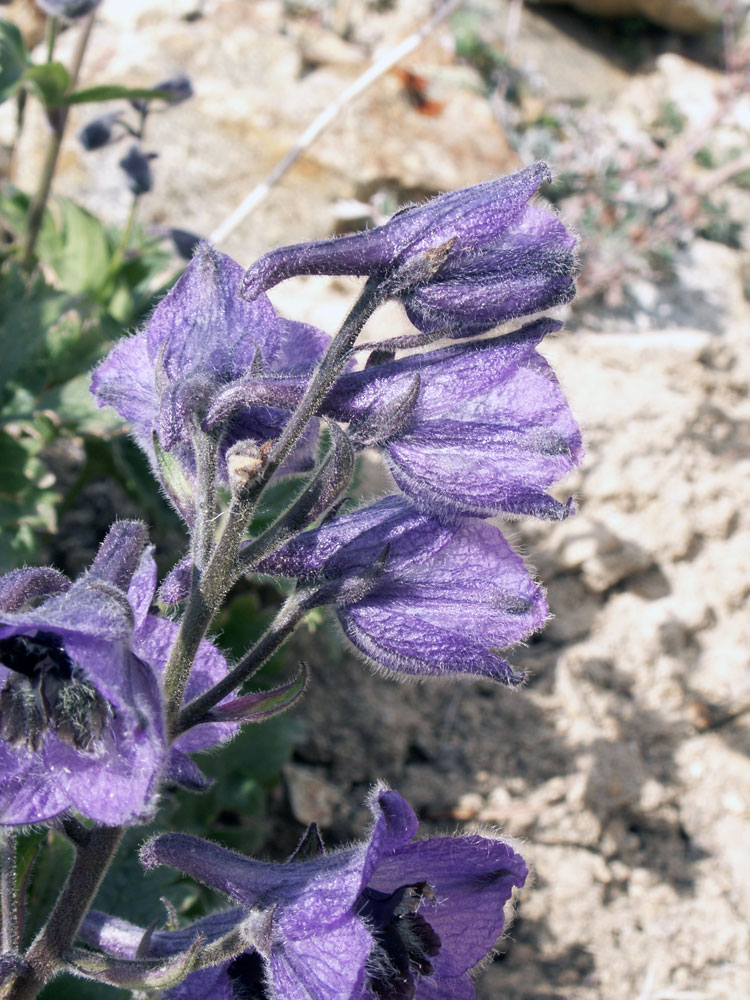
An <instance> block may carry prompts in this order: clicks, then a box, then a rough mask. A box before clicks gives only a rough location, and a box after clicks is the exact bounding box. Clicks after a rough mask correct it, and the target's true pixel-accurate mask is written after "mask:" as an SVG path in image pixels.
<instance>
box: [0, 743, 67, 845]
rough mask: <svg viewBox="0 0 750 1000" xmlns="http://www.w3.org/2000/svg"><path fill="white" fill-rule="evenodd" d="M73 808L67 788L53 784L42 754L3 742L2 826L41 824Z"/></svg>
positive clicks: (0, 780)
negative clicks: (31, 752)
mask: <svg viewBox="0 0 750 1000" xmlns="http://www.w3.org/2000/svg"><path fill="white" fill-rule="evenodd" d="M69 808H70V796H69V795H68V792H67V788H66V787H65V786H64V785H63V784H61V783H60V782H59V781H50V775H49V772H48V770H47V767H46V765H45V763H44V761H43V760H42V758H41V756H40V755H39V754H34V755H32V754H29V753H28V752H27V751H26V750H25V749H17V748H16V747H11V746H9V745H8V744H7V743H4V742H0V824H11V825H17V824H22V823H29V822H35V823H37V822H39V823H40V822H43V821H44V820H46V819H52V818H53V817H55V816H59V815H60V813H62V812H65V810H66V809H69Z"/></svg>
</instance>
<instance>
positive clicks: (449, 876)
mask: <svg viewBox="0 0 750 1000" xmlns="http://www.w3.org/2000/svg"><path fill="white" fill-rule="evenodd" d="M370 807H371V809H372V812H373V816H374V825H373V827H372V830H371V832H370V836H369V838H368V839H367V840H366V841H364V842H362V843H359V844H357V845H355V846H354V847H350V848H347V849H345V850H341V851H338V852H334V853H326V852H323V853H320V854H319V855H318V856H317V857H314V858H313V859H312V860H307V861H297V860H294V859H293V860H290V861H289V862H287V863H286V864H270V863H268V862H263V861H255V860H254V859H252V858H248V857H244V856H243V855H241V854H236V853H235V852H233V851H229V850H227V849H226V848H223V847H219V846H217V845H216V844H211V843H208V842H206V841H203V840H199V839H198V838H197V837H191V836H188V835H187V834H180V833H169V834H164V835H162V836H158V837H155V838H154V839H153V840H151V841H149V842H148V843H147V844H146V846H145V848H144V849H143V852H142V859H143V861H144V863H145V864H146V866H147V867H151V866H153V865H156V864H167V865H171V866H173V867H175V868H179V869H180V870H182V871H184V872H186V873H187V874H188V875H190V876H192V877H193V878H196V879H198V880H199V881H201V882H204V883H205V884H206V885H208V886H211V887H212V888H215V889H218V890H219V891H220V892H223V893H225V894H226V895H227V896H229V898H230V899H232V900H233V901H234V902H235V903H238V904H239V906H237V907H235V909H233V910H230V911H228V912H226V913H223V914H215V915H214V916H211V917H207V918H205V919H204V920H202V921H200V922H199V923H198V924H196V925H194V926H193V927H192V928H185V929H183V930H180V931H173V932H156V933H154V934H152V935H151V936H150V937H149V943H148V950H147V954H148V956H149V957H157V958H158V957H166V956H172V955H174V954H175V953H176V951H177V950H184V949H185V948H187V947H188V945H189V944H190V942H191V940H192V939H193V938H194V937H195V935H196V934H198V933H199V932H200V933H202V934H203V935H204V937H205V939H206V941H207V942H210V941H212V940H215V939H217V938H219V937H220V936H222V935H224V934H226V932H227V930H228V929H229V928H230V927H231V926H232V925H235V926H237V925H242V927H243V932H244V933H245V934H246V935H247V937H248V939H249V940H248V948H247V950H246V951H245V952H243V953H242V954H240V955H239V956H235V958H233V959H231V960H230V961H224V962H222V964H221V965H219V966H217V967H215V968H213V969H210V968H209V969H204V970H201V971H200V972H196V973H192V974H191V975H189V976H188V978H187V979H186V980H185V981H184V983H182V984H181V985H180V986H177V987H175V988H173V989H172V990H170V991H169V992H168V993H167V994H166V998H168V1000H217V998H220V1000H239V998H247V997H252V998H256V1000H271V998H273V1000H433V998H434V1000H448V998H450V1000H454V998H455V1000H471V998H473V997H474V996H475V994H474V987H473V983H472V979H471V970H472V969H473V968H474V967H475V966H476V965H477V964H478V963H479V962H481V961H482V959H483V958H485V957H486V955H487V954H488V953H489V952H490V951H491V950H492V948H493V946H494V945H495V942H496V941H497V939H498V937H499V936H500V934H501V933H502V930H503V925H504V907H505V904H506V903H507V902H508V900H509V899H510V897H511V895H512V892H513V888H514V887H520V886H522V885H523V884H524V882H525V879H526V875H527V868H526V864H525V863H524V861H523V858H521V857H520V856H519V855H518V854H517V853H516V852H515V851H514V850H513V849H512V848H511V847H510V846H509V845H508V844H506V843H504V842H503V841H501V840H499V839H495V838H492V837H486V836H479V835H476V834H474V835H469V836H459V837H436V838H434V839H431V840H422V841H414V840H413V837H414V835H415V833H416V831H417V818H416V816H415V815H414V813H413V811H412V809H411V808H410V807H409V805H408V803H407V802H406V801H405V800H404V799H403V798H402V797H401V796H400V795H399V794H398V793H397V792H394V791H391V790H390V789H387V788H385V787H380V788H378V789H376V791H375V792H374V793H373V795H372V797H371V799H370ZM143 933H144V932H143V930H142V929H140V928H137V927H134V926H132V925H128V924H126V923H124V922H123V921H120V920H117V919H115V918H109V917H106V916H104V915H102V914H90V915H89V917H87V919H86V921H85V923H84V927H83V936H84V938H85V940H86V941H87V942H88V943H89V944H93V945H97V946H98V947H100V948H102V949H103V950H104V951H106V952H108V953H110V954H114V955H117V956H118V957H124V958H128V957H133V956H134V955H135V953H136V951H137V949H138V947H139V945H140V944H141V942H142V940H143ZM141 956H142V957H143V952H142V951H141ZM166 998H165V1000H166Z"/></svg>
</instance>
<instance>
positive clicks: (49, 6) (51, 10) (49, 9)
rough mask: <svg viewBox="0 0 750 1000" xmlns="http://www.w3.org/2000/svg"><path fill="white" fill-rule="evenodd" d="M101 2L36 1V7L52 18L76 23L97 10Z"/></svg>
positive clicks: (79, 0) (78, 0)
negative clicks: (60, 18) (78, 19)
mask: <svg viewBox="0 0 750 1000" xmlns="http://www.w3.org/2000/svg"><path fill="white" fill-rule="evenodd" d="M101 2H102V0H36V5H37V7H40V8H41V9H42V10H43V11H44V13H45V14H49V16H50V17H64V18H66V19H67V20H68V21H75V20H76V19H77V18H79V17H85V16H86V14H90V13H91V11H92V10H96V8H97V7H98V6H99V4H100V3H101Z"/></svg>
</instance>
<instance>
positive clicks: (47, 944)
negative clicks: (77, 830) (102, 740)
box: [0, 826, 124, 1000]
mask: <svg viewBox="0 0 750 1000" xmlns="http://www.w3.org/2000/svg"><path fill="white" fill-rule="evenodd" d="M123 833H124V830H123V829H122V827H113V826H106V827H100V828H99V829H96V830H92V831H91V838H90V840H89V842H88V844H87V845H86V846H85V847H79V848H78V850H77V852H76V859H75V861H74V863H73V867H72V868H71V869H70V871H69V873H68V877H67V880H66V882H65V885H64V886H63V888H62V891H61V893H60V895H59V897H58V900H57V902H56V903H55V907H54V909H53V910H52V913H51V914H50V916H49V919H48V920H47V922H46V924H45V925H44V927H42V929H41V930H40V931H39V933H38V934H37V936H36V938H35V939H34V941H33V942H32V944H31V947H30V948H29V950H28V952H27V954H26V956H25V962H24V968H23V969H22V970H21V971H20V972H19V973H18V975H17V976H15V977H14V978H13V979H12V980H10V981H9V982H8V983H7V984H6V985H5V986H4V987H3V989H2V993H0V1000H34V998H35V997H36V996H37V995H38V994H39V992H40V990H41V989H42V988H43V987H44V986H45V985H46V984H47V983H48V982H49V981H50V980H51V979H53V978H54V977H55V975H56V974H57V973H58V971H59V970H60V968H61V966H62V965H63V955H64V954H65V952H66V951H67V949H68V948H69V947H70V945H71V944H72V943H73V940H74V939H75V936H76V934H77V933H78V928H79V927H80V925H81V921H82V920H83V918H84V917H85V915H86V912H87V911H88V909H89V907H90V906H91V903H92V902H93V900H94V897H95V896H96V893H97V891H98V889H99V886H100V885H101V882H102V879H103V878H104V875H105V873H106V871H107V869H108V868H109V865H110V862H111V861H112V858H113V857H114V855H115V852H116V850H117V848H118V846H119V844H120V841H121V839H122V835H123Z"/></svg>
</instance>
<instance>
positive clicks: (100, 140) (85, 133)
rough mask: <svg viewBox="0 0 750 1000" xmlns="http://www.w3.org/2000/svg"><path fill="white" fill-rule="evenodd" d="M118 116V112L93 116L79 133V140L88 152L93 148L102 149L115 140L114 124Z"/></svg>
mask: <svg viewBox="0 0 750 1000" xmlns="http://www.w3.org/2000/svg"><path fill="white" fill-rule="evenodd" d="M118 118H119V115H118V114H109V115H101V116H100V117H99V118H93V119H92V120H91V121H90V122H89V123H88V125H84V126H83V128H82V129H81V131H80V132H79V133H78V141H79V142H80V144H81V145H82V146H83V148H84V149H85V150H86V151H87V152H90V151H91V150H92V149H101V148H102V147H103V146H108V145H109V143H110V142H112V141H113V135H112V126H113V125H114V123H115V122H116V121H117V120H118Z"/></svg>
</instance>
